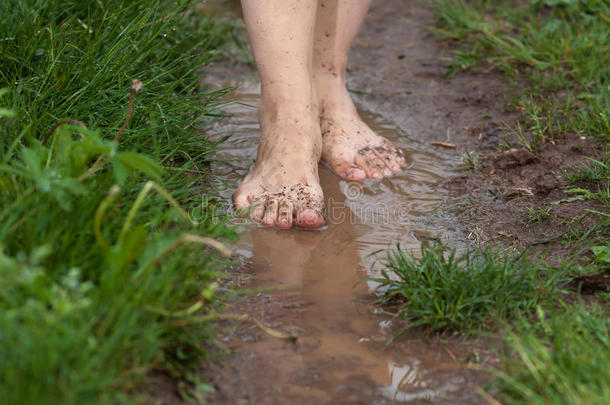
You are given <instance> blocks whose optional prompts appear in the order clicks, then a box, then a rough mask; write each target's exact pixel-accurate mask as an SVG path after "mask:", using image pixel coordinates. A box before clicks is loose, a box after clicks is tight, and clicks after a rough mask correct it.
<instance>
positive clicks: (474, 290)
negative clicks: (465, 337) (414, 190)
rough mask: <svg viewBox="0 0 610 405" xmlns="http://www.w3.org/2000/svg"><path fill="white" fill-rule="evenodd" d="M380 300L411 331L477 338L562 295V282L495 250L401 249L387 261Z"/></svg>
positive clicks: (521, 259)
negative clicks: (420, 328)
mask: <svg viewBox="0 0 610 405" xmlns="http://www.w3.org/2000/svg"><path fill="white" fill-rule="evenodd" d="M384 265H385V270H383V271H382V273H381V277H380V278H376V279H374V280H375V281H377V282H379V283H380V287H379V291H380V292H381V293H380V295H379V300H380V303H381V304H382V305H387V306H389V307H395V308H394V309H395V312H396V315H397V316H399V317H400V318H402V319H403V320H405V321H406V327H407V328H411V327H416V326H424V327H426V328H427V329H428V330H430V331H440V332H443V331H450V332H462V333H471V332H473V331H476V330H481V329H484V328H485V327H487V326H490V323H491V322H492V321H494V320H498V319H501V320H507V319H511V318H512V317H513V316H515V315H516V314H519V313H521V312H527V311H529V310H531V309H532V308H534V307H535V306H537V305H539V304H541V303H542V302H545V300H547V299H548V298H549V297H552V296H553V295H554V294H555V293H556V292H557V278H558V277H559V273H557V274H555V276H554V277H552V278H546V279H545V278H543V277H542V276H541V270H542V267H541V265H540V264H538V263H534V262H532V261H530V260H529V259H528V258H527V255H525V254H523V255H520V256H517V257H510V256H507V255H501V254H500V253H499V252H498V251H493V250H491V249H487V250H474V251H469V252H467V253H464V254H457V253H456V251H455V250H448V249H447V248H446V247H444V246H443V245H441V244H439V243H435V244H434V245H433V246H430V247H426V246H425V245H423V244H422V249H421V254H420V257H416V256H415V255H414V254H412V253H410V252H405V251H404V250H402V249H401V248H400V246H397V247H396V249H393V250H390V251H388V253H387V256H386V258H385V260H384Z"/></svg>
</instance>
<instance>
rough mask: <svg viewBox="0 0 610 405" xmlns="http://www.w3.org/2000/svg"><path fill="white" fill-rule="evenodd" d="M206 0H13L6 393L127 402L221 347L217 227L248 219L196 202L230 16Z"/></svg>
mask: <svg viewBox="0 0 610 405" xmlns="http://www.w3.org/2000/svg"><path fill="white" fill-rule="evenodd" d="M191 6H192V4H191V2H188V1H178V2H169V1H163V0H150V1H141V0H136V1H125V0H104V1H85V0H74V1H59V0H47V1H36V0H8V1H4V2H1V3H0V15H2V21H1V22H0V89H5V90H3V91H2V94H1V95H0V107H1V108H2V109H0V343H1V344H0V398H3V401H5V403H14V404H30V403H31V404H34V403H35V404H45V403H49V404H56V403H62V404H85V403H104V404H106V403H128V402H132V401H133V400H134V397H133V395H132V394H128V393H129V392H131V393H133V392H135V391H137V387H138V384H139V383H140V382H141V381H142V379H143V378H144V377H145V375H146V374H147V373H148V371H149V370H151V368H157V369H162V370H166V371H168V372H170V373H171V374H172V375H174V376H176V377H179V378H181V377H185V376H187V375H188V373H189V369H190V367H193V366H194V365H196V364H197V362H198V360H200V359H201V358H202V357H203V356H205V352H204V351H203V350H202V349H201V347H202V346H201V345H202V343H204V342H206V341H208V340H209V339H210V337H211V333H212V325H211V322H210V319H211V318H210V317H202V316H200V315H201V314H202V313H207V312H209V311H210V309H211V308H212V307H213V305H214V303H213V298H210V297H213V292H214V289H215V283H214V280H215V279H216V277H217V270H218V269H219V268H220V266H222V265H223V263H224V259H222V258H221V256H220V255H219V254H218V249H220V250H222V251H224V250H225V249H224V247H223V246H222V245H221V244H219V243H218V242H217V239H225V240H231V239H234V238H235V234H234V231H233V230H232V228H230V227H229V226H228V225H227V223H226V217H222V216H221V217H216V216H215V217H212V216H203V218H201V217H200V218H199V221H198V222H194V221H191V220H190V218H189V216H188V214H187V213H186V212H185V210H184V209H183V208H182V207H193V206H194V205H195V204H199V208H200V209H202V210H204V212H210V211H212V210H213V209H214V207H213V206H212V205H210V204H211V203H209V201H212V200H211V199H209V198H207V197H209V196H210V195H213V194H214V190H210V189H209V188H207V187H206V186H205V181H206V178H208V175H209V173H207V171H206V167H207V163H208V162H209V161H210V159H211V154H212V153H213V151H214V145H213V144H212V143H210V142H209V141H208V140H207V139H206V138H205V136H204V135H202V134H196V133H195V132H194V130H195V129H196V128H198V127H200V126H201V125H202V124H205V121H206V119H207V116H206V112H207V111H208V110H209V109H210V108H213V106H214V104H215V103H216V101H215V100H216V99H217V97H218V96H219V95H221V92H212V93H210V92H207V93H206V92H205V91H202V89H200V87H199V81H198V76H199V75H198V69H200V68H201V67H203V66H205V65H206V64H208V63H209V62H210V61H211V60H212V59H213V58H214V56H215V55H216V54H217V52H218V51H217V50H218V48H219V47H220V46H222V44H223V42H224V40H225V38H226V36H227V35H226V34H227V32H228V28H227V24H226V23H224V22H222V21H215V20H213V19H210V18H206V17H204V16H200V15H197V14H196V13H194V12H193V11H192V7H191ZM134 79H138V80H139V81H141V83H142V86H141V88H140V84H138V83H137V82H136V83H135V87H134V82H133V80H134ZM130 96H131V97H132V100H131V101H132V102H133V108H132V111H131V114H130V115H131V117H130V120H127V116H128V115H129V114H128V105H129V104H130ZM121 127H123V129H121ZM191 387H195V384H191ZM185 392H186V391H185ZM186 395H188V394H186ZM190 395H196V390H190Z"/></svg>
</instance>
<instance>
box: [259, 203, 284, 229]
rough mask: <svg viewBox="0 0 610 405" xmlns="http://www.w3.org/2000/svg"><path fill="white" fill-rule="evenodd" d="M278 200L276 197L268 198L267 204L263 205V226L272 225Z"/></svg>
mask: <svg viewBox="0 0 610 405" xmlns="http://www.w3.org/2000/svg"><path fill="white" fill-rule="evenodd" d="M279 205H280V202H279V201H278V199H277V198H269V201H268V202H267V205H266V206H265V214H264V215H263V221H262V224H263V225H264V226H273V225H275V221H276V220H277V211H278V207H279Z"/></svg>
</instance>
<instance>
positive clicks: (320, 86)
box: [313, 0, 405, 180]
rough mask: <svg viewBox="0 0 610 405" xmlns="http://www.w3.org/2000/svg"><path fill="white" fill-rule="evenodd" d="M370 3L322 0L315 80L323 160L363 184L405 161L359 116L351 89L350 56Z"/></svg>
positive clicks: (337, 170) (316, 43) (318, 21)
mask: <svg viewBox="0 0 610 405" xmlns="http://www.w3.org/2000/svg"><path fill="white" fill-rule="evenodd" d="M369 4H370V0H320V3H319V5H318V18H317V23H316V32H315V43H314V62H313V72H314V82H315V85H316V90H317V93H318V99H319V102H320V108H321V127H322V134H323V150H322V160H323V161H324V162H326V163H327V164H328V165H330V166H331V167H332V168H333V170H334V171H335V172H336V173H337V174H339V175H340V176H341V177H344V178H347V179H350V180H362V179H364V178H367V177H371V178H381V177H383V176H391V175H392V174H393V173H395V172H398V171H399V170H400V169H401V167H402V165H404V163H405V159H404V157H403V156H402V152H401V151H400V150H398V149H397V148H396V147H394V145H392V144H391V143H390V142H389V141H388V140H387V139H385V138H383V137H381V136H379V135H377V134H375V133H374V132H373V130H371V129H370V128H369V127H368V126H367V125H366V124H365V123H364V122H362V120H361V119H360V117H359V116H358V113H357V112H356V108H355V107H354V104H353V102H352V100H351V97H350V95H349V93H348V92H347V89H346V87H345V70H346V67H347V56H348V53H349V48H350V46H351V43H352V41H353V40H354V38H355V36H356V34H357V33H358V30H359V29H360V26H361V24H362V21H363V20H364V17H365V15H366V12H367V10H368V7H369Z"/></svg>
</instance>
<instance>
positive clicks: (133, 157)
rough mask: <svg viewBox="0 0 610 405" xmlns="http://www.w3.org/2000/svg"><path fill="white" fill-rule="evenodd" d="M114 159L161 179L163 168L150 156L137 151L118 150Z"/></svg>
mask: <svg viewBox="0 0 610 405" xmlns="http://www.w3.org/2000/svg"><path fill="white" fill-rule="evenodd" d="M114 159H116V160H118V161H119V162H121V164H123V165H125V166H126V167H128V168H130V169H132V170H137V171H140V172H142V173H144V174H145V175H147V176H148V177H150V178H152V179H154V180H160V179H161V175H162V174H163V168H161V166H159V165H158V164H157V163H156V162H155V161H154V160H152V159H151V158H149V157H148V156H144V155H142V154H139V153H135V152H118V153H117V154H116V155H115V156H114Z"/></svg>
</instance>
